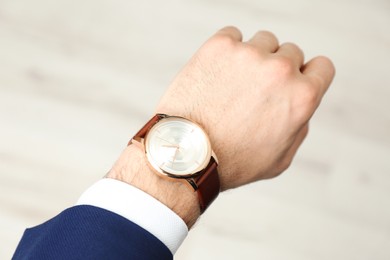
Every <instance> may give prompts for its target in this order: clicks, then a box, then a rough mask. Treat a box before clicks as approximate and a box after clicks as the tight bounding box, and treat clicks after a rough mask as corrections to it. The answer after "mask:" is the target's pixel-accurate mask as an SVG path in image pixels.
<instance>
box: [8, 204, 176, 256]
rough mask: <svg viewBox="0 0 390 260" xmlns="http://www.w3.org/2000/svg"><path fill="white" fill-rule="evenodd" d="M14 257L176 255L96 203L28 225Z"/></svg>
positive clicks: (152, 237) (73, 208)
mask: <svg viewBox="0 0 390 260" xmlns="http://www.w3.org/2000/svg"><path fill="white" fill-rule="evenodd" d="M12 259H15V260H17V259H39V260H44V259H68V260H70V259H137V260H142V259H158V260H160V259H161V260H165V259H173V256H172V253H171V251H170V250H169V249H168V248H167V247H166V246H165V245H164V244H163V243H162V242H161V241H160V240H158V239H157V238H156V237H155V236H153V235H152V234H150V233H149V232H147V231H146V230H144V229H143V228H141V227H140V226H138V225H136V224H134V223H133V222H131V221H129V220H127V219H125V218H123V217H122V216H120V215H117V214H115V213H113V212H110V211H107V210H105V209H101V208H97V207H93V206H85V205H82V206H75V207H72V208H69V209H67V210H65V211H63V212H62V213H60V214H59V215H58V216H56V217H54V218H52V219H50V220H49V221H47V222H45V223H43V224H41V225H39V226H37V227H34V228H30V229H27V230H26V231H25V232H24V234H23V237H22V240H21V241H20V242H19V245H18V247H17V249H16V252H15V254H14V256H13V258H12Z"/></svg>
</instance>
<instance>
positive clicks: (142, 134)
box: [127, 114, 165, 145]
mask: <svg viewBox="0 0 390 260" xmlns="http://www.w3.org/2000/svg"><path fill="white" fill-rule="evenodd" d="M164 116H165V115H162V114H156V115H155V116H154V117H152V118H151V119H150V120H149V121H148V122H147V123H146V124H145V125H144V126H143V127H142V128H141V129H140V130H139V131H138V133H136V134H135V135H134V137H133V138H132V139H130V141H129V143H128V144H127V145H130V144H131V143H132V141H133V139H136V140H137V139H140V138H144V137H145V135H146V133H147V132H148V131H149V130H150V128H152V127H153V126H154V125H155V124H156V123H157V122H158V120H160V119H161V118H162V117H164ZM138 141H139V140H138Z"/></svg>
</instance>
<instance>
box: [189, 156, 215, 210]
mask: <svg viewBox="0 0 390 260" xmlns="http://www.w3.org/2000/svg"><path fill="white" fill-rule="evenodd" d="M217 166H218V164H217V162H216V161H215V159H214V157H211V159H210V162H209V164H208V165H207V167H206V168H205V169H204V171H203V172H202V173H201V174H200V175H199V176H198V177H196V178H193V179H192V180H191V179H189V180H188V182H189V183H190V184H191V185H192V186H193V187H194V185H193V183H191V182H192V181H194V182H195V184H196V187H197V189H196V191H197V193H198V198H199V205H200V212H201V213H203V212H204V211H205V210H206V209H207V208H208V207H209V206H210V204H211V203H212V202H213V201H214V200H215V199H216V198H217V197H218V194H219V192H220V188H221V187H220V183H219V176H218V170H217ZM194 188H195V187H194Z"/></svg>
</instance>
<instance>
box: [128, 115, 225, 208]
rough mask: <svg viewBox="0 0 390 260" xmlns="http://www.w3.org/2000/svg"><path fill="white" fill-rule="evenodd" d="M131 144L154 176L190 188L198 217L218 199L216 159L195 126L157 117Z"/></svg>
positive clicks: (140, 131) (184, 119) (144, 127)
mask: <svg viewBox="0 0 390 260" xmlns="http://www.w3.org/2000/svg"><path fill="white" fill-rule="evenodd" d="M130 144H135V145H137V146H138V147H140V148H141V149H142V150H143V151H144V152H145V155H146V158H147V161H148V164H149V166H150V167H151V169H152V170H153V171H154V172H155V173H157V174H158V175H160V176H162V177H164V178H168V179H170V180H173V181H183V182H185V183H187V184H189V185H190V186H191V187H192V189H193V190H194V191H196V192H197V194H198V198H199V205H200V211H201V213H203V212H204V211H205V210H206V209H207V207H208V206H209V205H210V204H211V203H212V202H213V200H214V199H215V198H216V197H217V196H218V194H219V191H220V183H219V176H218V171H217V166H218V162H217V158H216V156H215V154H214V152H213V151H212V149H211V145H210V141H209V138H208V136H207V134H206V133H205V131H204V130H203V129H202V128H201V127H200V126H199V125H198V124H196V123H194V122H192V121H190V120H188V119H186V118H183V117H179V116H169V115H165V114H156V115H155V116H154V117H152V119H150V120H149V122H147V123H146V124H145V125H144V126H143V127H142V128H141V130H139V131H138V133H137V134H136V135H135V136H134V137H133V138H132V139H131V140H130V142H129V144H128V145H130ZM178 196H180V195H179V194H178Z"/></svg>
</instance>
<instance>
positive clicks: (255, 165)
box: [107, 27, 335, 228]
mask: <svg viewBox="0 0 390 260" xmlns="http://www.w3.org/2000/svg"><path fill="white" fill-rule="evenodd" d="M334 73H335V69H334V66H333V64H332V62H331V61H330V60H329V59H328V58H326V57H323V56H319V57H316V58H313V59H312V60H310V61H308V62H306V63H305V61H304V55H303V52H302V50H301V49H300V48H299V47H298V46H296V45H295V44H293V43H284V44H281V45H279V42H278V40H277V38H276V37H275V36H274V35H273V34H272V33H270V32H267V31H259V32H257V33H256V34H255V35H254V36H253V37H252V38H251V39H250V40H249V41H246V42H243V41H242V34H241V32H240V31H239V30H238V29H237V28H235V27H225V28H223V29H221V30H219V31H218V32H217V33H216V34H215V35H213V36H212V37H211V38H210V39H209V40H207V41H206V42H205V43H204V45H203V46H202V47H201V48H200V49H199V50H198V51H197V52H196V53H195V55H194V56H193V57H192V58H191V59H190V61H189V62H188V63H187V65H186V66H185V67H184V68H183V69H182V70H181V71H180V73H179V74H178V75H177V76H176V78H175V79H174V80H173V82H172V83H171V85H170V86H169V88H168V90H167V91H166V93H165V94H164V96H163V97H162V99H161V101H160V103H159V104H158V105H157V109H156V113H164V114H169V115H177V116H183V117H186V118H188V119H190V120H192V121H194V122H196V123H198V124H200V125H201V126H202V127H203V128H204V130H205V131H206V132H207V134H208V135H209V138H210V142H211V146H212V148H213V150H214V152H215V154H216V155H217V157H218V160H219V166H218V171H219V177H220V181H221V190H222V191H225V190H228V189H232V188H236V187H239V186H242V185H245V184H248V183H251V182H255V181H259V180H262V179H268V178H273V177H276V176H278V175H279V174H281V173H282V172H283V171H284V170H286V169H287V168H288V167H289V165H290V164H291V162H292V160H293V157H294V155H295V154H296V152H297V149H298V148H299V146H300V145H301V143H302V142H303V140H304V138H305V137H306V135H307V133H308V124H309V120H310V118H311V117H312V115H313V114H314V112H315V110H316V109H317V107H318V106H319V104H320V102H321V99H322V97H323V96H324V94H325V92H326V90H327V89H328V87H329V85H330V84H331V81H332V79H333V77H334ZM107 177H109V178H115V179H118V180H121V181H124V182H127V183H129V184H131V185H134V186H135V187H138V188H139V189H141V190H143V191H145V192H147V193H149V194H150V195H152V196H153V197H155V198H156V199H158V200H160V201H161V202H162V203H164V204H165V205H167V206H168V207H169V208H171V209H172V210H173V211H175V212H176V213H177V214H178V215H179V216H180V217H182V218H183V220H184V221H185V222H186V223H187V225H188V227H189V228H190V227H191V226H192V225H193V224H194V223H195V222H196V220H197V219H198V218H199V216H200V212H199V204H198V199H197V195H196V193H194V192H193V190H191V189H190V188H189V187H187V185H186V184H184V183H182V182H178V181H171V180H167V179H163V178H161V177H159V176H157V175H156V174H155V173H153V171H152V170H151V169H150V168H149V167H148V165H147V163H146V158H145V156H144V154H143V152H142V151H141V150H140V149H139V148H138V147H135V146H134V145H130V146H128V147H127V148H126V149H125V150H124V152H123V153H122V154H121V156H120V157H119V159H118V161H117V162H116V163H115V164H114V166H113V168H112V169H111V171H110V172H109V173H108V175H107ZM177 194H180V196H177Z"/></svg>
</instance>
